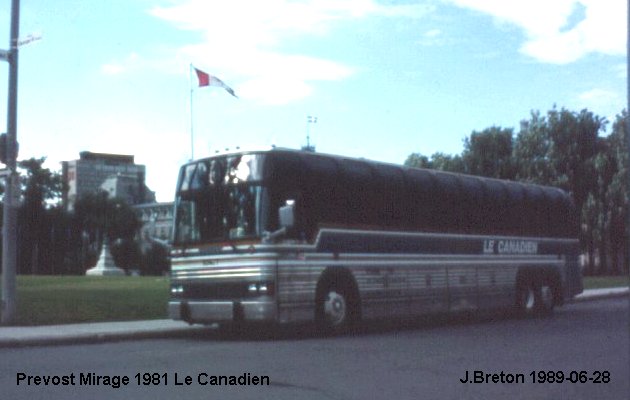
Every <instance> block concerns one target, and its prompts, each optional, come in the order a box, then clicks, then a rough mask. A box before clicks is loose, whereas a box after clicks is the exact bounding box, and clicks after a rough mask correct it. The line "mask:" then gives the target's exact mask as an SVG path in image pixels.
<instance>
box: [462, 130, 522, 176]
mask: <svg viewBox="0 0 630 400" xmlns="http://www.w3.org/2000/svg"><path fill="white" fill-rule="evenodd" d="M513 136H514V130H513V129H511V128H500V127H497V126H493V127H490V128H486V129H484V130H483V131H481V132H476V131H473V132H472V133H471V134H470V137H469V138H466V139H464V152H463V153H462V159H463V162H464V168H465V172H467V173H469V174H472V175H479V176H487V177H492V178H499V179H514V176H515V173H514V167H513V162H512V147H513V146H512V144H513Z"/></svg>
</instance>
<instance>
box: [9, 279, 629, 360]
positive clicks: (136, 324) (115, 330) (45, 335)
mask: <svg viewBox="0 0 630 400" xmlns="http://www.w3.org/2000/svg"><path fill="white" fill-rule="evenodd" d="M628 294H630V289H629V288H607V289H589V290H585V291H584V292H583V293H582V294H580V295H578V296H576V297H575V299H574V300H573V301H576V302H580V301H591V300H598V299H603V298H610V297H622V296H628ZM208 329H209V328H208V327H207V326H203V325H192V326H191V325H188V324H187V323H185V322H182V321H173V320H168V319H161V320H149V321H125V322H96V323H83V324H65V325H46V326H8V327H0V348H2V347H21V346H43V345H56V344H71V343H97V342H109V341H117V340H130V339H155V338H166V337H178V336H189V335H194V334H195V333H200V332H202V331H204V330H208Z"/></svg>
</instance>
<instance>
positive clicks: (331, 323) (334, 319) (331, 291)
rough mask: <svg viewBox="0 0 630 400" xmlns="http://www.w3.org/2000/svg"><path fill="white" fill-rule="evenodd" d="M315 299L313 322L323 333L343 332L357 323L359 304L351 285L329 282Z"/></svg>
mask: <svg viewBox="0 0 630 400" xmlns="http://www.w3.org/2000/svg"><path fill="white" fill-rule="evenodd" d="M317 297H318V298H317V302H316V315H315V322H316V324H317V326H318V328H319V329H320V330H321V331H323V332H324V333H339V332H343V331H346V330H348V328H350V327H351V326H353V325H355V324H356V323H357V322H358V320H359V309H358V308H359V304H358V301H357V295H356V294H355V293H353V290H352V289H351V285H349V284H347V283H344V282H339V281H337V282H335V281H331V282H330V283H329V284H327V285H325V286H324V287H323V288H322V290H320V291H319V293H318V296H317Z"/></svg>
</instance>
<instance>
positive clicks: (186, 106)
mask: <svg viewBox="0 0 630 400" xmlns="http://www.w3.org/2000/svg"><path fill="white" fill-rule="evenodd" d="M20 18H21V21H20V37H21V38H26V37H28V36H29V35H33V36H34V37H37V38H41V39H40V40H37V41H34V42H32V43H30V44H26V45H24V46H22V47H20V52H19V84H18V89H19V95H18V101H19V103H18V132H17V135H18V141H19V142H20V155H19V158H20V159H23V158H30V157H47V162H46V166H47V167H48V168H51V169H53V170H59V169H60V162H61V161H63V160H73V159H78V158H79V152H81V151H84V150H88V151H93V152H105V153H117V154H131V155H134V156H135V161H136V163H139V164H144V165H146V168H147V177H146V178H147V184H148V186H149V187H150V188H151V189H152V190H154V191H156V194H157V198H158V200H159V201H172V200H173V197H174V188H175V183H176V182H175V181H176V176H177V171H178V168H179V166H180V165H181V164H183V163H185V162H187V161H188V160H189V159H190V158H191V126H192V128H193V133H194V135H193V137H194V140H193V143H194V146H193V147H194V157H195V158H200V157H204V156H209V155H212V154H214V153H215V152H216V151H217V150H224V149H226V148H230V149H234V148H236V147H237V146H239V147H241V148H257V147H263V148H266V147H269V146H271V145H275V146H279V147H288V148H300V147H301V146H303V145H305V144H306V136H307V133H308V134H309V136H310V140H311V144H313V145H314V146H316V149H317V151H319V152H324V153H332V154H341V155H346V156H351V157H364V158H367V159H372V160H379V161H385V162H392V163H397V164H402V163H403V162H404V161H405V159H406V158H407V156H409V155H410V154H411V153H416V152H417V153H422V154H424V155H427V156H430V155H431V154H433V153H435V152H443V153H447V154H459V153H461V151H462V149H463V139H464V138H465V137H467V136H468V135H470V133H471V132H472V131H481V130H483V129H485V128H488V127H491V126H500V127H504V128H514V129H515V130H516V131H518V127H519V124H520V121H521V120H524V119H528V118H529V117H530V115H531V112H532V110H539V111H541V112H542V113H546V111H548V110H550V109H551V108H552V107H554V106H557V107H558V108H561V107H565V108H567V109H569V110H572V111H580V110H582V109H584V108H587V109H589V110H590V111H592V112H594V113H595V114H597V115H599V116H601V117H605V118H607V119H608V120H610V121H613V120H614V118H615V116H616V115H617V114H619V113H620V112H621V111H622V110H623V109H624V108H625V107H626V105H627V99H626V90H627V76H626V75H627V69H626V37H627V31H626V29H627V28H626V21H627V2H626V1H624V0H553V1H549V0H510V1H505V0H416V1H413V0H403V1H394V0H264V1H260V0H230V1H225V0H90V1H84V0H55V1H36V0H22V1H21V17H20ZM9 23H10V0H1V2H0V49H7V48H8V46H9ZM191 65H194V66H195V67H196V68H198V69H200V70H202V71H205V72H207V73H209V74H212V75H214V76H216V77H218V78H220V79H221V80H222V81H223V82H225V84H227V85H229V86H230V87H231V88H233V89H234V91H235V93H236V95H237V96H238V98H235V97H233V96H231V95H230V94H229V93H228V92H227V91H225V90H223V89H222V88H220V87H203V88H198V87H196V86H197V83H198V82H197V80H196V77H194V76H192V75H191V67H190V66H191ZM7 81H8V65H7V63H4V62H3V63H1V64H0V130H5V128H4V127H6V109H7V107H6V106H7V91H8V90H7V86H8V84H7ZM191 89H192V90H191ZM191 106H192V114H191ZM308 116H313V117H317V122H316V123H308V122H307V118H308Z"/></svg>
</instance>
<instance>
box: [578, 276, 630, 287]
mask: <svg viewBox="0 0 630 400" xmlns="http://www.w3.org/2000/svg"><path fill="white" fill-rule="evenodd" d="M629 284H630V278H628V276H625V275H622V276H587V277H584V289H601V288H609V287H628V285H629Z"/></svg>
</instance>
